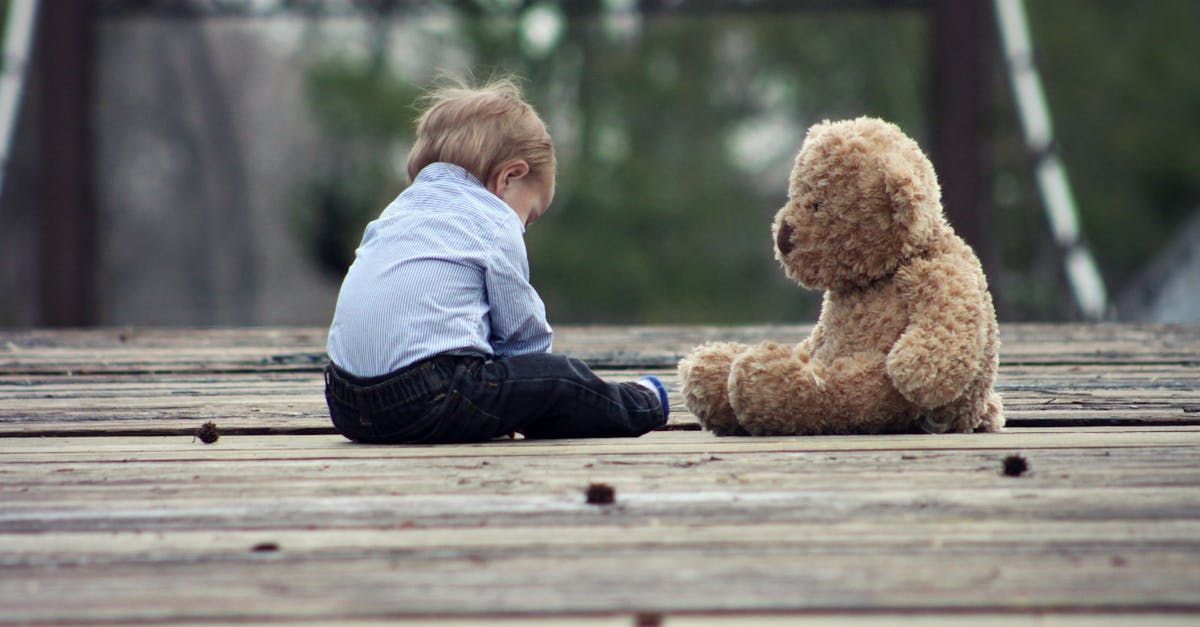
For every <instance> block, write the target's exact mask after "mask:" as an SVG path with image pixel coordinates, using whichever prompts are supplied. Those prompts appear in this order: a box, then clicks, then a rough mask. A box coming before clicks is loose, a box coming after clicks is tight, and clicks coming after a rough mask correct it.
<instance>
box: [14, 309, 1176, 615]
mask: <svg viewBox="0 0 1200 627" xmlns="http://www.w3.org/2000/svg"><path fill="white" fill-rule="evenodd" d="M806 333H807V327H804V326H790V327H779V326H761V327H737V328H718V327H633V328H629V327H575V328H569V329H565V330H563V331H562V332H560V334H559V338H558V341H557V342H556V348H557V349H558V350H561V351H563V352H567V353H570V354H573V355H577V356H583V357H586V358H588V359H591V360H592V361H593V363H594V364H596V365H598V366H599V372H600V373H601V375H602V376H604V377H606V378H612V379H618V380H626V379H629V378H633V377H635V376H638V375H640V374H641V373H643V372H651V373H655V374H658V375H660V376H662V377H663V378H664V379H665V380H666V382H667V384H668V386H669V387H670V388H671V389H672V390H673V391H677V389H678V385H679V382H678V380H677V378H676V376H675V374H674V369H673V366H674V360H675V359H677V358H678V356H679V355H681V354H683V353H684V352H686V351H687V350H688V349H689V348H690V347H691V346H692V345H694V344H695V343H698V342H700V341H705V340H711V339H736V340H740V341H748V342H749V341H761V340H764V339H777V340H781V341H795V340H797V339H799V338H800V337H802V336H803V335H804V334H806ZM1002 334H1003V336H1004V337H1003V339H1004V341H1005V346H1004V349H1003V351H1004V352H1003V361H1002V364H1001V371H1000V378H999V381H998V388H999V389H1000V390H1001V393H1002V394H1003V395H1004V398H1005V403H1006V409H1007V413H1008V416H1009V420H1010V425H1015V426H1013V427H1011V428H1009V429H1007V430H1006V431H1005V432H1003V433H999V434H977V435H940V436H931V435H897V436H842V437H790V438H788V437H780V438H719V437H715V436H713V435H711V434H709V433H706V432H700V431H687V430H672V431H661V432H656V433H652V434H648V435H647V436H644V437H642V438H636V439H599V440H563V441H534V440H522V439H517V440H498V441H494V442H489V443H481V444H473V445H458V446H392V447H389V446H363V445H356V444H352V443H350V442H348V441H346V440H344V439H343V438H341V437H340V436H337V435H336V434H333V433H332V431H331V429H330V427H329V424H328V418H327V417H326V415H325V408H324V404H323V399H322V396H321V377H320V368H321V367H322V365H323V363H324V359H325V358H324V353H323V350H322V346H323V342H324V332H323V330H319V329H196V330H157V329H156V330H145V329H105V330H97V331H20V332H4V333H0V623H53V624H94V623H108V624H113V623H116V624H130V623H158V624H197V623H199V624H227V623H231V622H251V623H272V622H312V623H323V624H362V623H373V622H378V621H388V622H395V621H398V622H400V623H401V624H434V625H482V624H508V625H525V624H535V625H541V624H544V625H636V624H639V622H641V623H643V624H663V625H696V626H701V625H784V624H795V622H796V621H797V620H799V619H804V621H805V622H806V623H812V624H846V623H847V622H855V623H883V624H896V623H906V622H919V623H929V624H947V623H949V624H963V623H969V624H983V625H988V624H1001V623H1003V624H1008V623H1011V622H1021V623H1027V622H1028V621H1030V620H1037V621H1038V622H1044V623H1047V624H1065V625H1092V624H1114V623H1117V624H1127V623H1137V622H1148V623H1154V624H1194V623H1195V622H1196V621H1197V620H1200V424H1198V423H1200V359H1198V355H1200V329H1198V328H1197V327H1188V326H1137V325H1005V326H1004V328H1003V330H1002ZM206 420H212V421H214V422H216V423H218V424H219V425H220V427H221V429H222V432H223V434H224V435H222V437H221V438H220V439H219V440H218V441H217V442H216V443H214V444H210V445H206V444H203V443H201V442H199V441H198V440H195V439H194V438H193V437H192V433H194V431H195V429H196V427H197V426H198V425H199V424H200V423H201V422H203V421H206ZM674 426H675V427H676V428H680V429H682V428H687V427H694V426H696V422H695V418H694V417H692V416H690V415H688V414H687V413H686V411H683V410H682V408H680V407H677V408H676V411H675V419H674ZM17 436H21V437H17ZM1011 455H1020V456H1021V457H1022V458H1024V459H1025V460H1026V462H1027V464H1028V470H1027V471H1026V472H1025V473H1024V474H1021V475H1020V476H1007V475H1005V474H1004V472H1003V466H1004V459H1005V458H1006V457H1008V456H1011ZM594 482H602V483H605V484H607V485H609V486H611V487H612V488H614V490H615V494H616V499H615V503H614V504H612V505H607V506H597V505H590V504H588V503H587V502H586V499H585V489H586V488H587V486H588V485H589V484H591V483H594Z"/></svg>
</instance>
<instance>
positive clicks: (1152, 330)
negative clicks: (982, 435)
mask: <svg viewBox="0 0 1200 627" xmlns="http://www.w3.org/2000/svg"><path fill="white" fill-rule="evenodd" d="M809 330H810V326H809V325H790V326H788V325H757V326H742V327H700V326H647V327H626V326H566V327H562V328H560V329H559V332H558V334H557V336H556V350H558V351H559V352H563V353H567V354H571V355H573V356H577V357H580V358H582V359H584V360H585V361H588V362H589V363H592V364H593V365H595V366H597V367H606V368H662V367H671V366H673V365H674V364H675V363H676V362H677V361H678V359H679V358H680V357H682V356H683V355H685V354H686V353H687V352H688V351H689V350H691V348H693V347H694V346H695V345H697V344H700V343H703V342H706V341H715V340H732V341H743V342H748V343H754V342H759V341H763V340H774V341H780V342H796V341H799V340H800V339H803V338H804V337H805V336H806V335H807V334H808V332H809ZM324 333H325V331H324V329H316V328H260V329H237V330H234V329H193V330H163V329H102V330H95V331H40V330H36V331H3V332H0V373H7V374H37V373H62V374H65V373H75V374H86V373H130V372H133V373H136V372H239V371H264V370H271V371H316V370H319V369H320V367H321V366H322V365H323V364H324V362H325V356H324V339H325V336H324ZM1001 335H1002V341H1003V347H1002V350H1001V360H1002V361H1003V362H1004V363H1008V364H1014V365H1015V364H1027V363H1047V364H1097V363H1145V364H1187V365H1196V364H1198V363H1200V326H1196V325H1115V324H1100V325H1039V324H1012V325H1003V326H1002V329H1001Z"/></svg>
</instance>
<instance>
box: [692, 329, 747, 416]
mask: <svg viewBox="0 0 1200 627" xmlns="http://www.w3.org/2000/svg"><path fill="white" fill-rule="evenodd" d="M746 348H747V347H746V345H745V344H738V343H737V342H710V343H708V344H703V345H701V346H699V347H697V348H696V349H695V350H693V351H692V352H691V354H690V355H688V356H687V357H684V358H683V359H682V360H680V361H679V379H680V381H681V382H682V383H683V399H684V402H685V403H686V404H687V408H688V411H690V412H692V414H694V415H695V416H696V418H698V419H699V420H700V425H701V426H702V427H704V428H705V429H708V430H710V431H712V432H713V433H715V434H717V435H746V432H745V431H744V430H743V429H742V428H741V426H739V425H738V422H737V418H735V417H734V414H733V408H732V407H730V405H729V370H730V366H731V365H732V363H733V360H734V359H735V358H736V357H737V356H738V355H740V354H742V353H743V352H745V351H746Z"/></svg>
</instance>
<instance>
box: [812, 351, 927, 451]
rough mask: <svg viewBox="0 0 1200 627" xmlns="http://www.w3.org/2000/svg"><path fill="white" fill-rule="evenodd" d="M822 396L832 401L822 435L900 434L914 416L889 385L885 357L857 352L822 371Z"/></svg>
mask: <svg viewBox="0 0 1200 627" xmlns="http://www.w3.org/2000/svg"><path fill="white" fill-rule="evenodd" d="M826 372H827V373H828V376H826V377H825V393H826V395H827V396H829V397H830V399H832V403H831V407H830V408H829V416H828V420H829V425H828V427H827V428H826V431H825V432H826V433H847V434H848V433H854V434H870V433H904V432H911V431H912V430H913V423H914V421H915V420H916V416H917V412H916V411H914V409H913V407H912V404H911V403H909V402H908V401H906V400H905V399H904V397H903V396H902V395H901V394H900V392H898V391H897V390H896V387H895V386H894V385H892V380H891V378H890V377H889V376H888V373H887V355H885V354H883V353H872V352H859V353H852V354H850V355H844V356H842V357H838V358H837V359H835V360H833V362H832V363H830V364H829V366H828V367H827V368H826Z"/></svg>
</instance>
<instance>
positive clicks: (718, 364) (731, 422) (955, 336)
mask: <svg viewBox="0 0 1200 627" xmlns="http://www.w3.org/2000/svg"><path fill="white" fill-rule="evenodd" d="M771 231H772V235H773V239H774V242H775V258H776V259H777V260H778V261H779V263H780V264H781V265H782V266H783V270H784V273H785V274H786V275H787V276H788V278H790V279H792V280H793V281H796V282H797V283H799V284H800V285H802V286H804V287H808V288H811V289H822V290H824V291H825V293H824V300H823V302H822V304H821V314H820V317H819V319H818V320H817V324H816V326H815V327H813V330H812V332H811V334H810V335H809V336H808V337H807V338H806V339H805V340H804V341H802V342H800V343H799V344H796V345H791V344H780V343H776V342H764V343H761V344H758V345H756V346H746V345H743V344H739V343H735V342H712V343H708V344H704V345H701V346H699V347H697V348H696V349H694V350H693V351H692V352H691V353H690V354H689V355H687V356H686V357H685V358H684V359H682V360H681V361H680V362H679V376H680V378H681V381H682V384H683V389H682V392H683V396H684V398H685V401H686V403H687V407H688V409H689V410H690V411H691V412H692V413H693V414H695V416H696V417H697V418H698V419H699V420H700V424H701V425H703V426H704V427H705V428H707V429H709V430H711V431H713V432H714V433H716V434H717V435H831V434H870V433H918V432H922V431H924V432H927V433H944V432H977V431H998V430H1000V429H1002V428H1003V426H1004V416H1003V406H1002V404H1001V400H1000V396H999V395H998V394H997V393H996V391H995V390H994V387H993V386H994V383H995V380H996V370H997V368H998V366H999V344H1000V342H999V333H998V329H997V325H996V313H995V310H994V308H993V306H992V298H991V294H990V293H989V292H988V286H987V279H986V277H985V276H984V274H983V269H982V268H981V267H980V264H979V259H978V258H977V257H976V256H975V253H974V252H973V251H972V250H971V248H970V247H969V246H968V245H967V244H966V242H964V241H963V240H962V239H961V238H960V237H959V236H958V235H956V234H955V233H954V231H953V229H952V228H951V227H950V225H949V224H948V223H947V222H946V219H945V217H944V216H943V214H942V206H941V190H940V188H939V186H938V182H937V176H936V174H935V173H934V170H933V166H932V164H930V162H929V159H928V158H926V157H925V154H924V153H923V152H922V151H921V148H920V147H919V146H918V145H917V143H916V142H915V141H913V140H912V139H910V138H909V137H908V136H906V135H905V134H904V133H903V132H902V131H901V130H900V129H899V128H898V127H897V126H895V125H894V124H891V123H889V122H885V121H883V120H879V119H875V118H869V117H860V118H857V119H853V120H843V121H837V122H830V121H828V120H827V121H824V122H821V123H819V124H816V125H814V126H812V127H811V128H810V129H809V130H808V134H807V135H806V137H805V139H804V142H803V144H802V145H801V148H800V152H799V153H798V154H797V155H796V160H795V164H794V166H793V168H792V173H791V177H790V180H789V183H788V199H787V203H786V204H784V206H783V207H782V208H781V209H780V210H779V212H778V213H777V214H776V215H775V220H774V223H773V225H772V229H771Z"/></svg>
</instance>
